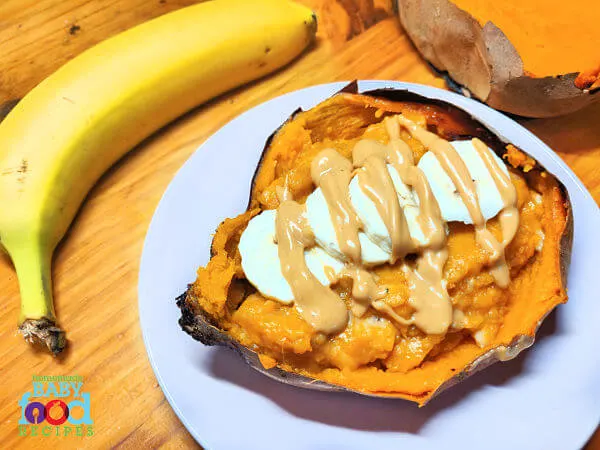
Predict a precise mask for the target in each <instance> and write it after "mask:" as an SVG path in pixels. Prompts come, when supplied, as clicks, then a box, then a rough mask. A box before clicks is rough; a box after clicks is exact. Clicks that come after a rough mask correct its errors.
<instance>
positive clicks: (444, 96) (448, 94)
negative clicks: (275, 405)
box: [137, 79, 600, 448]
mask: <svg viewBox="0 0 600 450" xmlns="http://www.w3.org/2000/svg"><path fill="white" fill-rule="evenodd" d="M352 81H357V82H358V90H359V93H362V92H365V91H367V90H371V89H383V88H386V87H392V88H395V89H406V90H408V91H409V92H415V93H417V94H419V95H422V96H424V97H426V98H430V99H441V100H442V101H445V102H448V103H450V104H452V105H454V106H457V107H458V108H460V109H463V110H464V111H466V112H467V113H468V114H470V115H472V116H473V117H474V118H475V119H476V120H479V121H481V122H482V123H484V124H485V125H486V127H488V128H490V129H492V131H494V132H497V129H496V128H494V127H493V126H492V125H491V124H489V123H487V122H484V121H483V120H482V119H481V118H480V117H478V116H479V115H481V112H486V113H491V114H492V115H493V116H494V117H493V119H494V121H496V120H498V121H499V122H500V126H499V127H500V128H502V127H503V126H511V127H513V128H515V127H516V129H518V131H519V132H520V133H522V134H523V133H524V134H525V135H527V137H528V138H529V139H532V142H535V143H536V145H538V146H540V147H541V148H542V149H543V153H544V154H545V156H546V157H548V158H550V159H551V160H552V161H553V162H554V163H555V164H556V165H558V166H559V167H560V168H561V169H562V170H563V171H564V175H565V176H568V177H569V178H570V179H571V182H572V183H573V186H571V188H572V187H576V188H577V189H578V191H579V192H580V194H582V195H583V197H584V198H585V199H586V200H587V201H591V202H592V203H594V204H596V202H595V200H594V198H593V197H592V195H591V193H590V192H589V191H588V190H587V188H586V187H585V185H584V184H583V183H582V181H581V180H580V179H579V178H578V177H577V175H576V174H575V173H574V172H573V170H572V169H571V167H570V166H569V165H568V164H567V163H566V162H565V161H564V160H563V159H562V158H561V157H560V156H559V155H558V154H557V153H556V152H555V151H554V150H553V149H552V148H551V147H550V146H549V145H548V144H546V143H545V142H543V141H542V140H541V139H540V138H539V137H538V136H536V135H535V134H533V132H531V131H529V130H528V129H527V128H525V127H524V126H523V125H521V124H520V123H518V122H516V121H515V120H513V119H511V118H510V117H508V116H506V115H505V114H504V113H502V112H501V111H498V110H495V109H493V108H490V107H489V106H487V105H485V104H483V103H481V102H479V101H477V100H475V99H471V98H468V97H465V96H462V95H460V94H457V93H455V92H452V91H447V90H444V89H440V88H437V87H434V86H429V85H425V84H419V83H411V82H404V81H398V80H375V79H364V80H363V79H360V80H350V81H336V82H329V83H319V84H313V85H309V86H305V87H303V88H300V89H296V90H293V91H290V92H286V93H284V94H281V95H277V96H275V97H272V98H269V99H267V100H265V101H263V102H261V103H259V104H257V105H255V106H253V107H252V108H249V109H246V110H244V111H242V112H241V113H239V114H238V115H237V116H235V117H233V118H232V119H230V120H228V121H227V122H225V123H223V124H222V125H221V126H220V127H219V128H218V129H217V130H215V131H214V132H213V133H212V134H211V135H210V136H208V137H207V138H206V139H205V140H204V141H203V142H202V143H201V144H199V145H198V147H197V148H196V149H195V150H194V151H193V152H192V153H191V154H190V155H189V156H188V158H187V159H186V161H185V162H184V163H183V164H182V165H181V167H179V169H178V170H177V171H176V172H175V174H174V175H173V177H172V179H171V180H170V182H169V184H168V186H167V188H166V189H165V190H164V192H163V194H162V195H161V198H160V200H159V201H158V203H157V205H156V208H155V210H154V212H153V215H152V219H151V220H150V223H149V225H148V228H147V231H146V234H145V236H144V243H143V247H142V252H141V256H140V266H139V270H138V284H137V292H138V315H139V325H140V328H141V331H142V339H143V342H144V348H145V353H146V355H147V357H148V360H149V362H150V366H151V367H152V371H153V373H154V376H155V377H156V380H157V382H158V384H159V386H160V388H161V390H162V392H163V394H164V396H165V398H166V399H167V401H168V402H169V405H170V407H171V408H172V409H173V411H174V412H175V414H176V415H177V417H178V419H179V420H180V421H181V422H182V424H183V425H184V426H185V428H186V430H187V431H188V432H189V433H190V434H191V435H192V436H193V438H194V439H195V440H196V442H197V443H199V444H200V445H202V446H203V447H204V448H212V446H211V444H210V443H209V442H208V441H207V440H206V437H205V436H202V437H201V436H200V435H199V433H198V431H197V430H196V428H195V427H194V425H193V424H192V423H190V421H189V420H188V418H187V416H186V415H185V414H184V412H183V411H182V410H181V409H180V408H179V406H178V405H177V401H176V400H175V398H174V396H173V394H172V393H171V391H170V390H169V388H168V386H167V384H166V381H165V380H164V378H163V376H162V374H161V370H160V368H159V364H158V362H157V361H156V359H155V354H154V353H153V351H152V345H151V344H150V342H149V333H148V331H147V330H146V327H145V326H144V320H143V316H144V313H142V311H143V310H145V308H144V307H143V298H144V295H143V291H144V288H143V282H144V280H145V275H144V271H145V267H146V265H147V264H148V263H147V262H145V261H146V260H147V258H148V256H145V255H148V252H147V247H148V242H149V237H150V236H151V233H152V230H153V225H154V224H155V222H156V217H157V213H158V212H159V210H160V208H161V205H163V202H164V201H165V198H166V197H167V195H168V193H169V191H170V189H171V188H172V186H173V184H174V181H175V180H176V179H177V178H178V177H179V176H180V175H181V173H182V172H183V171H185V170H186V168H187V167H188V166H190V165H191V164H192V160H193V157H194V155H196V154H197V153H198V152H200V151H201V150H202V148H203V147H204V146H205V145H206V143H207V142H208V141H209V140H210V139H211V138H212V137H213V136H214V135H215V134H217V133H218V132H220V131H221V130H222V129H223V128H224V127H226V126H228V125H230V124H232V123H233V122H237V121H240V120H243V119H244V117H245V116H246V115H247V114H249V113H250V112H251V111H254V110H255V109H257V108H260V107H264V106H265V105H267V104H268V103H270V102H273V101H275V100H280V99H282V98H284V97H287V96H291V95H297V94H298V93H300V92H304V91H309V90H313V89H314V90H317V89H319V88H326V87H331V88H332V89H334V88H338V90H341V88H343V87H344V86H346V85H348V84H349V83H351V82H352ZM422 89H424V90H425V91H428V92H422V91H421V90H422ZM437 94H439V96H438V95H437ZM325 98H326V97H325ZM323 100H324V98H323V99H319V100H318V101H319V102H320V101H323ZM471 108H474V109H475V110H478V109H480V108H481V111H480V112H473V111H472V110H471ZM292 112H293V111H290V114H291V113H292ZM498 134H500V133H499V132H498ZM561 181H562V180H561ZM249 189H250V186H248V191H249ZM565 189H566V190H567V192H568V193H569V194H570V191H569V188H567V187H566V186H565ZM598 217H600V210H599V215H598ZM333 395H335V394H333ZM598 419H599V420H600V412H599V413H598ZM595 429H596V427H595V426H594V427H592V428H591V429H590V430H589V432H586V433H585V436H583V438H582V441H581V442H579V443H578V444H579V446H578V447H576V448H580V447H581V446H582V445H585V443H586V442H587V441H588V440H589V438H590V437H591V436H592V434H593V433H594V431H595Z"/></svg>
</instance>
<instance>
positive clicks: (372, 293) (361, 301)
mask: <svg viewBox="0 0 600 450" xmlns="http://www.w3.org/2000/svg"><path fill="white" fill-rule="evenodd" d="M345 277H348V278H351V279H352V300H353V302H352V303H351V308H350V310H351V311H352V314H353V315H354V316H356V317H362V316H363V315H364V314H365V313H366V312H367V310H368V309H369V306H370V305H371V303H372V302H373V301H375V300H378V299H380V298H382V297H383V296H385V294H386V289H385V288H383V287H381V286H379V285H378V284H377V282H376V281H375V277H374V276H373V274H372V273H370V272H367V271H366V270H364V269H362V268H360V267H358V266H346V267H345V268H344V270H342V271H341V272H340V273H339V275H338V276H337V280H340V279H342V278H345Z"/></svg>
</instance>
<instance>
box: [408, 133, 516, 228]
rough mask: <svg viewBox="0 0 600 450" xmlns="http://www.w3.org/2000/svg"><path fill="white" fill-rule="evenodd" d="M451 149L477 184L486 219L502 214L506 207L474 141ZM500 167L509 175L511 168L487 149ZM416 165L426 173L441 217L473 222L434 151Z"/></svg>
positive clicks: (462, 142) (452, 220)
mask: <svg viewBox="0 0 600 450" xmlns="http://www.w3.org/2000/svg"><path fill="white" fill-rule="evenodd" d="M451 144H452V146H453V147H454V148H455V149H456V151H457V152H458V155H459V156H460V158H461V159H462V160H463V161H464V162H465V164H466V166H467V169H468V170H469V174H470V175H471V178H472V179H473V180H474V181H475V188H476V191H477V197H478V198H479V205H480V207H481V212H482V214H483V217H484V218H485V219H486V220H488V219H491V218H492V217H494V216H495V215H496V214H498V213H499V212H500V210H501V209H502V208H503V206H504V204H503V202H502V197H501V196H500V192H499V191H498V188H497V187H496V184H495V183H494V180H493V178H492V176H491V175H490V173H489V171H488V170H487V167H486V166H485V163H484V162H483V161H482V159H481V157H480V156H479V154H478V153H477V150H476V149H475V147H474V146H473V143H472V141H454V142H451ZM488 151H489V152H490V153H491V154H492V156H493V158H494V159H495V160H496V161H497V163H498V165H499V166H500V168H501V169H502V171H504V173H506V174H507V175H508V169H507V168H506V165H505V164H504V163H503V162H502V160H501V159H500V158H499V157H498V156H497V155H496V153H494V152H493V151H492V150H491V149H489V148H488ZM417 166H418V167H419V168H420V169H421V170H422V171H423V172H424V173H425V176H426V177H427V180H429V184H430V185H431V191H432V192H433V195H434V197H435V198H436V200H437V202H438V204H439V206H440V211H441V213H442V217H443V218H444V220H445V221H446V222H464V223H467V224H471V223H473V220H472V219H471V216H470V215H469V211H468V210H467V207H466V206H465V204H464V203H463V201H462V199H461V197H460V194H459V193H458V191H457V190H456V188H455V187H454V183H452V180H451V179H450V177H449V176H448V175H447V174H446V172H445V171H444V169H442V166H441V165H440V163H439V161H438V159H437V158H436V157H435V155H434V154H433V153H431V152H427V153H425V154H424V155H423V157H422V158H421V160H420V161H419V164H417Z"/></svg>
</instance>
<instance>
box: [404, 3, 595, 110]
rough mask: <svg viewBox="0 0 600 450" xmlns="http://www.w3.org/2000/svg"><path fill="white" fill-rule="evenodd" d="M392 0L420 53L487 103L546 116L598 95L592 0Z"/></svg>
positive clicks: (586, 103) (573, 106) (463, 89)
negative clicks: (575, 1) (581, 0)
mask: <svg viewBox="0 0 600 450" xmlns="http://www.w3.org/2000/svg"><path fill="white" fill-rule="evenodd" d="M394 1H395V5H396V8H397V11H398V15H399V18H400V22H401V23H402V26H403V27H404V29H405V30H406V32H407V33H408V35H409V37H410V38H411V40H412V41H413V43H414V44H415V46H416V47H417V49H418V50H419V52H420V53H421V54H422V55H423V57H424V58H425V59H426V60H427V61H429V62H430V63H431V64H432V65H433V66H434V67H435V68H436V69H437V70H439V71H442V72H447V74H448V76H449V77H450V78H451V79H452V80H453V81H454V82H455V83H458V84H459V85H461V86H462V88H460V89H457V90H459V91H460V92H462V93H466V94H472V95H473V96H475V97H476V98H478V99H479V100H481V101H483V102H485V103H487V104H488V105H489V106H491V107H493V108H496V109H499V110H502V111H506V112H509V113H513V114H518V115H521V116H525V117H552V116H558V115H562V114H567V113H569V112H572V111H575V110H578V109H581V108H583V107H584V106H587V105H589V104H591V103H592V102H594V101H597V100H598V99H600V94H599V93H598V92H599V91H600V50H599V49H600V41H599V40H598V32H597V26H598V21H599V20H600V7H599V6H598V5H597V4H594V3H585V4H582V5H581V8H577V6H575V5H572V4H571V3H568V2H567V3H565V2H560V5H562V7H561V8H558V7H557V5H553V4H552V2H541V1H540V2H538V3H539V5H538V4H537V3H535V2H534V3H535V4H532V5H523V4H522V3H517V2H516V1H508V2H501V3H497V2H486V1H479V0H455V1H451V0H394ZM536 5H537V6H536ZM527 6H528V7H529V9H527ZM561 9H562V10H565V11H569V12H572V13H573V14H575V17H572V16H573V14H570V17H571V18H569V17H566V18H565V17H563V16H564V13H562V14H563V15H561ZM553 18H554V20H552V19H553ZM494 20H495V21H496V22H499V23H495V22H494ZM567 41H568V42H567ZM567 44H568V45H567ZM579 65H581V66H582V67H579ZM561 69H562V70H568V73H561V72H560V70H561Z"/></svg>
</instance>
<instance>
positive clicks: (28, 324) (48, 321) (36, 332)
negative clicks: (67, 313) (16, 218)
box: [10, 240, 66, 354]
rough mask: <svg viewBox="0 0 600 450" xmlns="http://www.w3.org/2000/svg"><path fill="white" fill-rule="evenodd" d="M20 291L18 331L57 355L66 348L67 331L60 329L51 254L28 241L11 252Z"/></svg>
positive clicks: (33, 242)
mask: <svg viewBox="0 0 600 450" xmlns="http://www.w3.org/2000/svg"><path fill="white" fill-rule="evenodd" d="M10 255H11V258H12V260H13V263H14V265H15V269H16V271H17V277H18V279H19V289H20V292H21V317H20V320H19V330H20V331H21V333H23V336H25V339H26V340H27V341H29V342H35V341H39V342H42V343H43V344H45V345H46V347H48V349H49V350H50V351H51V352H52V353H54V354H57V353H60V352H61V351H62V350H63V349H64V348H65V345H66V337H65V332H64V331H63V330H62V329H61V328H60V327H58V326H57V324H56V316H55V313H54V304H53V299H52V281H51V263H52V251H47V250H46V249H45V248H44V247H43V246H40V245H36V244H35V241H32V240H30V241H28V243H27V244H26V245H25V246H19V247H17V248H15V249H11V251H10Z"/></svg>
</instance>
